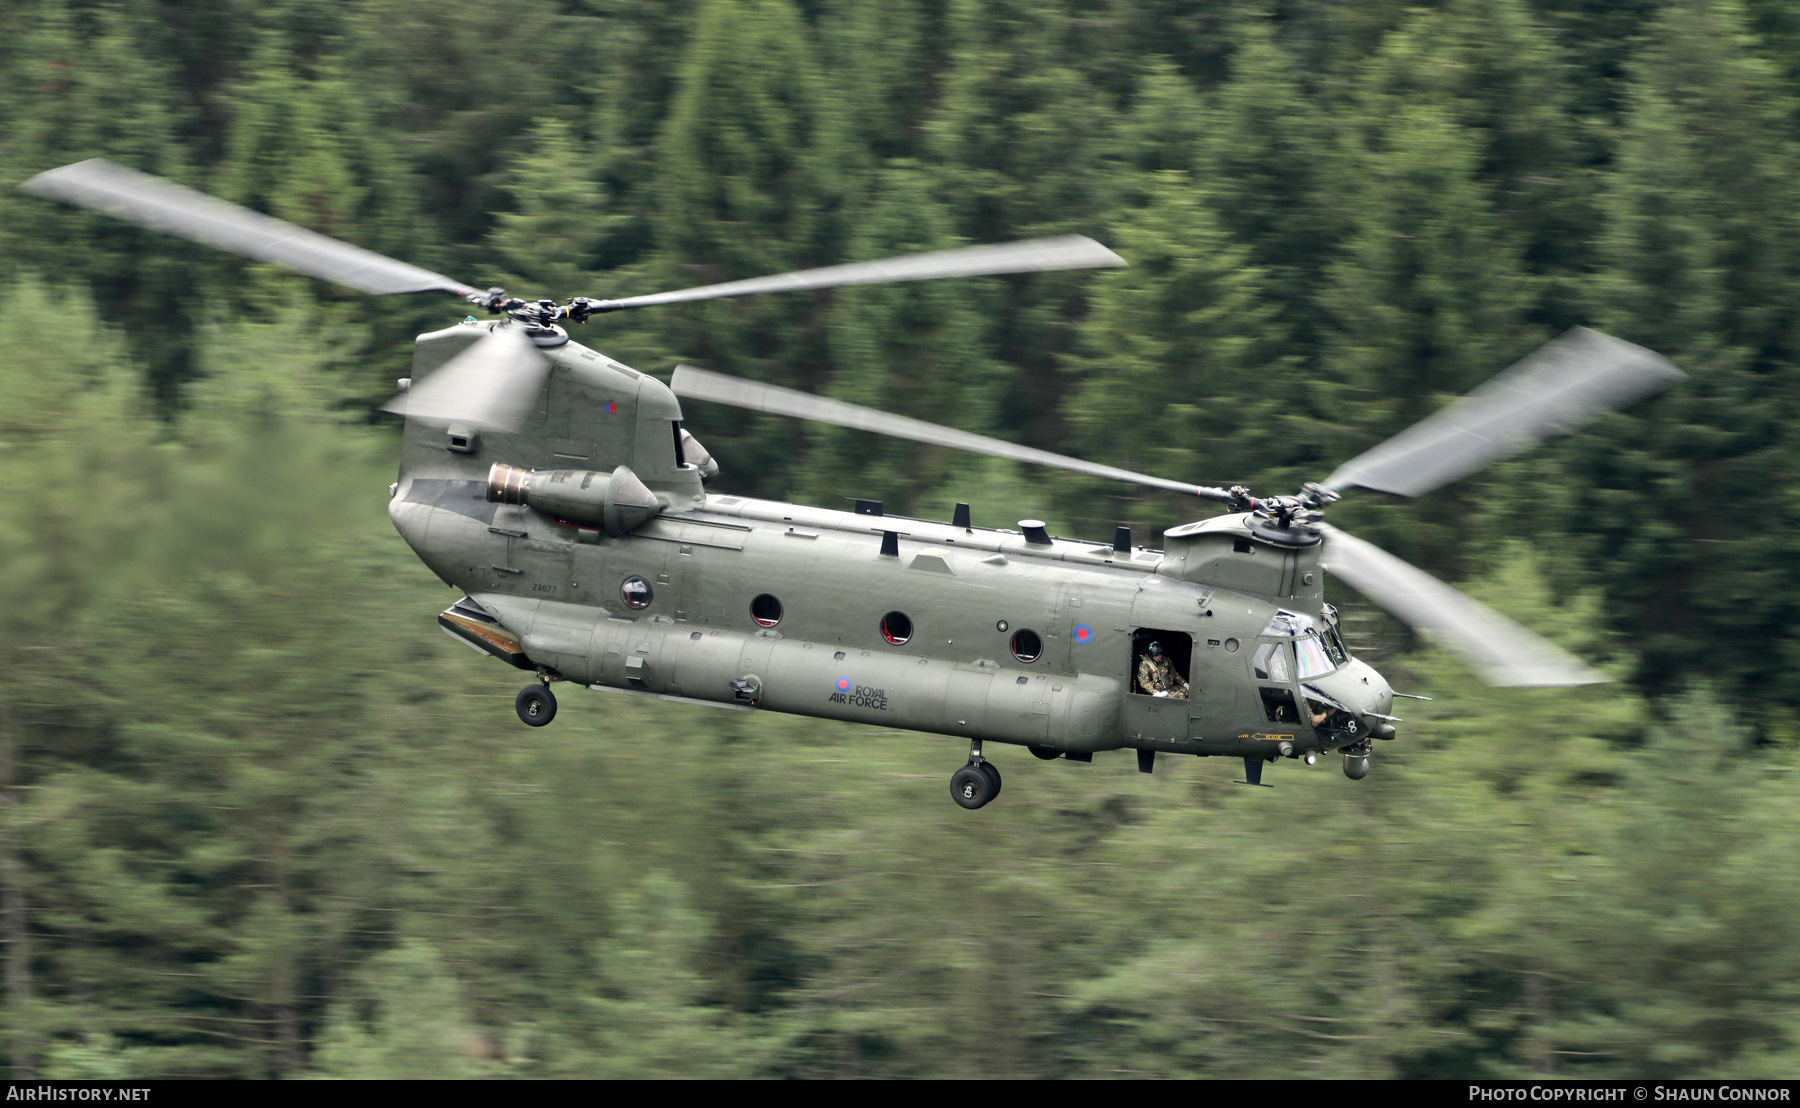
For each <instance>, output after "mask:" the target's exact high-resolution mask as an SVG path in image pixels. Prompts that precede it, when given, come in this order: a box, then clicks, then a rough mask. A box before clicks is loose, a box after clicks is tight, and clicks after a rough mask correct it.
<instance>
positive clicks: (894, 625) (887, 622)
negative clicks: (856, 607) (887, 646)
mask: <svg viewBox="0 0 1800 1108" xmlns="http://www.w3.org/2000/svg"><path fill="white" fill-rule="evenodd" d="M912 631H913V628H912V620H911V619H909V618H907V615H906V613H905V612H889V613H888V614H887V615H885V616H882V617H881V637H882V638H884V639H886V640H887V641H888V642H890V643H892V644H893V645H894V646H903V645H905V644H906V642H907V641H908V640H909V639H911V638H912Z"/></svg>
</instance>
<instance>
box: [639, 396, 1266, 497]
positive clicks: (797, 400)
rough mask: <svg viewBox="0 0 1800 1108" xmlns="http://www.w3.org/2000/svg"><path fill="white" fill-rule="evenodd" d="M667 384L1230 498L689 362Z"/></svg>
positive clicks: (861, 427)
mask: <svg viewBox="0 0 1800 1108" xmlns="http://www.w3.org/2000/svg"><path fill="white" fill-rule="evenodd" d="M669 387H670V388H672V389H674V390H675V395H677V396H681V397H688V398H692V399H695V400H711V401H713V402H714V403H716V404H730V405H732V406H734V407H738V408H748V409H750V410H751V411H754V412H773V413H775V414H776V415H785V416H793V417H794V418H796V419H810V420H814V421H816V422H819V423H833V424H836V425H837V426H839V427H849V428H851V429H852V430H856V431H873V432H875V433H876V434H881V435H892V436H893V437H895V438H900V439H911V440H913V441H914V442H924V443H930V444H931V445H933V446H951V447H955V448H956V449H958V450H968V451H971V452H973V453H976V454H991V455H993V456H994V457H996V458H1010V459H1012V460H1013V461H1018V462H1032V463H1034V464H1036V465H1041V466H1054V467H1055V468H1057V469H1068V470H1074V471H1075V472H1076V473H1086V474H1090V475H1092V476H1095V477H1110V478H1112V479H1113V480H1115V481H1128V482H1130V483H1132V484H1137V485H1149V486H1150V487H1152V488H1158V489H1169V490H1171V491H1173V492H1179V493H1186V494H1187V495H1189V496H1200V497H1204V498H1206V499H1208V500H1220V501H1225V502H1227V503H1229V501H1230V494H1228V493H1227V492H1225V490H1223V489H1209V488H1204V487H1202V486H1200V485H1190V484H1186V483H1185V482H1182V481H1169V480H1165V479H1164V478H1161V477H1151V476H1149V475H1147V474H1143V473H1133V472H1132V471H1130V470H1128V469H1116V468H1114V467H1113V466H1105V465H1100V464H1099V463H1097V462H1084V461H1082V460H1081V459H1080V458H1070V457H1066V456H1064V455H1062V454H1052V453H1050V452H1049V451H1047V450H1034V449H1032V448H1031V447H1029V446H1019V445H1017V444H1015V443H1010V442H1006V441H1003V440H1001V439H990V438H988V437H987V436H985V435H975V434H970V433H969V432H967V431H957V430H953V429H951V428H949V427H940V426H938V425H937V424H935V423H926V422H924V421H923V420H918V419H909V418H907V417H906V416H898V415H892V414H890V413H888V412H878V411H876V410H875V409H873V408H864V407H862V406H860V405H857V404H846V403H844V402H843V401H841V400H827V399H825V398H824V397H822V396H813V395H812V394H810V393H804V392H795V391H794V390H793V389H784V388H780V387H778V386H776V385H763V384H758V383H756V382H755V381H746V380H744V379H743V378H741V377H729V376H726V375H725V374H723V373H713V372H711V371H710V370H705V369H695V368H694V367H693V366H691V365H684V366H677V367H676V368H675V376H674V377H673V378H672V379H671V380H670V382H669Z"/></svg>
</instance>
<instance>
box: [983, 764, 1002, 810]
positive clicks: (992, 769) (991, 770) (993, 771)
mask: <svg viewBox="0 0 1800 1108" xmlns="http://www.w3.org/2000/svg"><path fill="white" fill-rule="evenodd" d="M981 772H983V773H985V774H987V775H988V779H989V780H990V781H992V782H993V783H994V792H993V795H992V796H990V797H988V799H989V800H994V799H996V798H997V797H999V795H1000V770H999V769H998V768H997V767H996V766H995V765H994V763H992V762H990V761H988V760H987V759H985V758H983V759H982V760H981Z"/></svg>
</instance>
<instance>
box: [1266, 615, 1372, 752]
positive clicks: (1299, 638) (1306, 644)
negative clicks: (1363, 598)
mask: <svg viewBox="0 0 1800 1108" xmlns="http://www.w3.org/2000/svg"><path fill="white" fill-rule="evenodd" d="M1324 614H1325V618H1324V621H1323V626H1320V625H1319V623H1318V622H1317V621H1315V620H1314V619H1313V618H1312V617H1311V616H1309V615H1306V614H1304V613H1302V612H1290V611H1288V610H1287V609H1285V608H1283V609H1280V610H1278V611H1277V612H1276V613H1275V615H1274V617H1273V618H1272V619H1270V620H1269V623H1268V626H1266V627H1264V628H1263V630H1262V635H1261V636H1260V637H1261V638H1262V639H1263V640H1264V641H1263V642H1261V643H1259V644H1258V645H1257V647H1256V652H1255V653H1254V654H1252V655H1251V657H1250V668H1251V671H1252V672H1253V673H1254V674H1255V676H1256V679H1257V680H1258V681H1266V682H1269V684H1268V685H1265V686H1263V687H1262V688H1261V689H1260V690H1259V692H1260V693H1261V698H1262V702H1263V712H1264V715H1266V716H1267V718H1268V719H1269V722H1271V723H1287V724H1293V723H1298V722H1300V712H1299V710H1298V708H1297V705H1296V704H1295V700H1294V693H1293V686H1294V685H1295V684H1296V683H1297V682H1302V681H1309V680H1311V679H1313V678H1316V677H1323V676H1325V675H1326V674H1328V673H1331V672H1333V671H1334V670H1336V669H1338V668H1339V667H1341V666H1344V665H1348V664H1349V662H1350V652H1349V651H1348V650H1346V649H1344V640H1343V639H1342V638H1341V637H1340V636H1339V635H1338V629H1337V611H1336V609H1334V608H1332V607H1331V606H1330V605H1329V604H1328V605H1326V606H1325V613H1324ZM1340 707H1341V706H1339V705H1337V704H1336V703H1335V702H1334V701H1331V700H1330V699H1329V698H1328V697H1325V696H1324V694H1323V693H1319V692H1317V690H1314V689H1312V688H1311V687H1310V686H1307V697H1306V715H1307V718H1308V719H1310V720H1311V722H1312V724H1313V726H1314V727H1318V726H1321V725H1322V724H1324V723H1325V722H1326V720H1327V719H1328V718H1329V717H1331V716H1332V715H1333V713H1334V712H1336V711H1338V710H1339V709H1340Z"/></svg>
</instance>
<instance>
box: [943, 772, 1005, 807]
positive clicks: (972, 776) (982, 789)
mask: <svg viewBox="0 0 1800 1108" xmlns="http://www.w3.org/2000/svg"><path fill="white" fill-rule="evenodd" d="M994 780H995V779H994V778H992V777H989V776H988V775H987V774H986V773H985V772H983V771H982V769H981V767H980V766H978V765H975V764H974V763H973V762H971V763H970V764H968V765H966V766H964V767H963V768H961V769H959V770H957V771H956V772H955V773H953V774H951V775H950V798H951V799H952V800H955V801H956V802H957V803H958V804H960V805H962V806H963V807H964V808H971V809H973V808H979V807H981V806H982V805H983V804H986V803H987V802H988V801H990V800H992V799H994Z"/></svg>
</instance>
